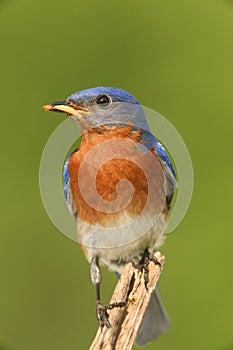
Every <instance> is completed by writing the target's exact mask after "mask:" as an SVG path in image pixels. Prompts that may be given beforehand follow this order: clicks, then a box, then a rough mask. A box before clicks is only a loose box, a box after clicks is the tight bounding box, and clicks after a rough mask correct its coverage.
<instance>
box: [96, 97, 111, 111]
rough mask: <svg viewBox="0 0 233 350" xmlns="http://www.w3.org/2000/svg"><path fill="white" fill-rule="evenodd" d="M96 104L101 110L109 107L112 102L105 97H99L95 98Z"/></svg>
mask: <svg viewBox="0 0 233 350" xmlns="http://www.w3.org/2000/svg"><path fill="white" fill-rule="evenodd" d="M96 103H97V105H99V107H101V108H108V107H110V105H111V103H112V100H111V98H110V97H109V96H107V95H100V96H98V97H97V100H96Z"/></svg>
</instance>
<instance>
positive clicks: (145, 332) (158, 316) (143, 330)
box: [135, 287, 169, 345]
mask: <svg viewBox="0 0 233 350" xmlns="http://www.w3.org/2000/svg"><path fill="white" fill-rule="evenodd" d="M168 326H169V319H168V316H167V313H166V311H165V308H164V306H163V303H162V300H161V298H160V295H159V290H158V288H157V287H156V289H155V291H154V292H153V294H152V296H151V300H150V303H149V305H148V308H147V310H146V313H145V315H144V318H143V320H142V324H141V326H140V328H139V331H138V334H137V338H136V342H135V343H136V344H137V345H145V344H147V343H149V342H151V341H152V340H154V339H155V338H157V337H158V336H160V334H162V333H164V332H166V331H167V329H168Z"/></svg>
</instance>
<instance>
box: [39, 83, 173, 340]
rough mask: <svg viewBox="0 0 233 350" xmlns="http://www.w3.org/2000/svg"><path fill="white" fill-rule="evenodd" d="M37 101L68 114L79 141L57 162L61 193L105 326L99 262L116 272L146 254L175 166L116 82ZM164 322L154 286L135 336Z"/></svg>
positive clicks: (159, 235)
mask: <svg viewBox="0 0 233 350" xmlns="http://www.w3.org/2000/svg"><path fill="white" fill-rule="evenodd" d="M44 109H45V110H47V111H55V112H63V113H66V114H68V115H69V116H71V117H72V118H73V119H74V120H75V122H76V123H77V125H78V127H79V129H80V130H81V133H82V138H81V144H80V146H79V148H78V149H77V150H76V151H74V152H73V153H72V154H70V155H69V156H68V159H67V161H66V163H65V166H64V172H63V175H64V194H65V199H66V203H67V206H68V208H69V210H70V212H71V213H72V214H73V215H74V217H75V219H76V220H77V237H78V241H79V243H80V245H81V248H82V250H83V252H84V254H85V256H86V258H87V260H88V261H89V263H90V265H91V279H92V282H93V284H94V285H95V286H96V299H97V300H96V312H97V318H98V321H99V324H100V326H101V327H103V326H104V325H105V326H107V327H110V326H111V325H110V323H109V321H108V313H107V309H106V307H105V306H104V305H103V304H102V302H101V300H100V282H101V272H100V268H99V264H102V265H104V266H106V267H108V268H109V269H110V270H112V271H114V272H115V273H116V274H117V275H118V276H119V275H120V274H121V273H122V271H123V269H124V267H125V266H126V264H127V263H128V262H130V261H131V262H133V263H135V264H137V265H138V264H140V263H141V262H142V261H143V259H144V257H145V256H147V257H148V256H149V257H152V256H153V254H154V252H155V249H157V248H158V247H159V246H160V245H161V244H162V243H163V241H164V238H165V231H166V227H167V221H168V212H169V209H170V206H171V202H172V199H173V194H174V190H175V188H176V185H177V183H176V176H175V172H174V169H173V167H172V164H171V162H170V160H169V157H168V155H167V153H166V151H165V149H164V147H163V146H162V145H161V143H160V142H159V141H158V140H157V139H156V138H155V137H154V136H153V135H152V134H151V132H150V129H149V126H148V124H147V120H146V117H145V114H144V111H143V108H142V106H141V104H140V103H139V102H138V100H137V99H136V98H135V97H133V96H132V95H131V94H129V93H128V92H126V91H124V90H121V89H118V88H112V87H96V88H91V89H86V90H83V91H79V92H76V93H74V94H73V95H71V96H70V97H68V98H67V100H65V101H57V102H53V103H51V104H49V105H46V106H45V107H44ZM117 304H118V306H122V305H123V303H117ZM168 323H169V322H168V318H167V315H166V312H165V309H164V307H163V304H162V302H161V299H160V296H159V292H158V289H157V288H156V290H155V291H154V293H153V295H152V297H151V300H150V303H149V306H148V309H147V310H146V313H145V316H144V319H143V322H142V324H141V327H140V329H139V332H138V335H137V339H136V343H137V344H139V345H144V344H146V343H147V342H150V341H152V340H153V339H154V338H156V337H158V336H159V335H160V334H161V333H163V332H165V331H166V330H167V327H168Z"/></svg>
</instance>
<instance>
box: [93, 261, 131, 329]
mask: <svg viewBox="0 0 233 350" xmlns="http://www.w3.org/2000/svg"><path fill="white" fill-rule="evenodd" d="M91 280H92V283H93V284H94V285H95V288H96V316H97V319H98V322H99V325H100V327H101V328H103V327H104V326H106V327H108V328H111V324H110V322H109V320H108V318H109V314H108V312H107V310H112V309H113V308H114V307H123V306H125V304H126V302H125V301H124V302H116V303H112V304H108V305H106V306H105V305H104V304H103V303H102V302H101V299H100V283H101V280H102V276H101V271H100V267H99V259H98V256H96V257H94V258H93V259H92V260H91Z"/></svg>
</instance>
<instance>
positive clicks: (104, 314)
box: [96, 300, 126, 329]
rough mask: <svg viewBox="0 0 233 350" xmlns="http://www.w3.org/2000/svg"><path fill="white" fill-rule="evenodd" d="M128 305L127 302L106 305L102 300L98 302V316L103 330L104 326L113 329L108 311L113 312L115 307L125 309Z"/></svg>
mask: <svg viewBox="0 0 233 350" xmlns="http://www.w3.org/2000/svg"><path fill="white" fill-rule="evenodd" d="M125 305H126V301H120V302H115V303H112V304H107V305H104V304H103V303H102V302H101V301H100V300H99V301H97V302H96V316H97V319H98V322H99V325H100V328H101V329H102V328H103V327H104V326H106V327H107V328H111V323H110V322H109V320H108V319H109V314H108V311H107V310H112V309H114V308H115V307H123V306H125Z"/></svg>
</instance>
